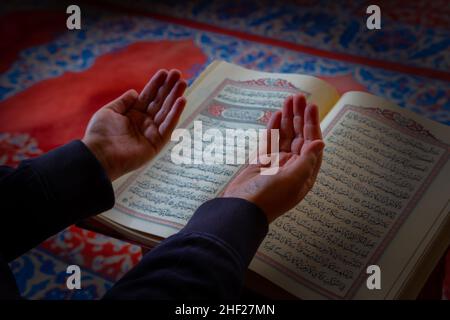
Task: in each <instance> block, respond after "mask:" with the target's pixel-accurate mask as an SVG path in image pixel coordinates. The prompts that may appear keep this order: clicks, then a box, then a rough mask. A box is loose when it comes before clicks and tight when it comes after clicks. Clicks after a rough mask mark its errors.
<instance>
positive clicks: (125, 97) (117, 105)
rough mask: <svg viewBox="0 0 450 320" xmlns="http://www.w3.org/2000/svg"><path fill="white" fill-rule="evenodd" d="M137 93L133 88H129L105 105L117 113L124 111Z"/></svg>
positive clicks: (133, 102)
mask: <svg viewBox="0 0 450 320" xmlns="http://www.w3.org/2000/svg"><path fill="white" fill-rule="evenodd" d="M138 96H139V95H138V93H137V91H136V90H134V89H130V90H128V91H127V92H125V93H124V94H122V95H121V96H120V97H118V98H117V99H115V100H113V101H111V102H110V103H108V104H107V105H106V106H105V107H106V108H110V109H112V110H114V111H115V112H117V113H120V114H124V113H126V112H127V111H128V110H129V109H130V108H131V107H132V106H133V105H134V104H135V102H136V100H137V98H138Z"/></svg>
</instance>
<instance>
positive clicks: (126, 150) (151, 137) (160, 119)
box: [82, 70, 187, 181]
mask: <svg viewBox="0 0 450 320" xmlns="http://www.w3.org/2000/svg"><path fill="white" fill-rule="evenodd" d="M186 86H187V85H186V82H185V81H184V80H182V79H181V73H180V71H178V70H170V72H168V71H167V70H159V71H158V72H157V73H156V74H155V75H154V76H153V77H152V79H151V80H150V81H149V82H148V83H147V85H146V86H145V87H144V89H143V90H142V92H141V93H140V94H138V93H137V92H136V91H135V90H128V91H127V92H125V93H124V94H123V95H121V96H120V97H119V98H117V99H116V100H114V101H112V102H110V103H108V104H107V105H105V106H104V107H102V108H101V109H99V110H98V111H97V112H96V113H95V114H94V115H93V117H92V118H91V120H90V121H89V124H88V126H87V129H86V132H85V135H84V138H83V139H82V141H83V142H84V143H85V144H86V146H87V147H88V148H89V149H90V150H91V151H92V152H93V153H94V155H95V156H96V157H97V159H98V160H99V161H100V163H101V164H102V165H103V167H104V169H105V170H106V172H107V174H108V176H109V178H110V179H111V181H112V180H115V179H116V178H118V177H120V176H121V175H123V174H125V173H127V172H129V171H132V170H134V169H137V168H138V167H140V166H141V165H143V164H144V163H146V162H147V161H149V160H151V159H152V158H153V157H155V156H156V154H157V153H158V152H159V151H160V150H161V149H162V147H163V146H164V145H165V144H166V143H167V141H168V140H169V139H170V135H171V133H172V131H173V129H174V128H175V126H176V124H177V122H178V120H179V118H180V115H181V113H182V111H183V109H184V106H185V104H186V100H185V99H184V98H183V97H182V95H183V93H184V90H185V89H186Z"/></svg>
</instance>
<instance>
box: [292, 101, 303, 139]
mask: <svg viewBox="0 0 450 320" xmlns="http://www.w3.org/2000/svg"><path fill="white" fill-rule="evenodd" d="M305 108H306V98H305V96H304V95H303V94H297V95H295V96H294V132H295V135H296V136H297V137H299V138H303V123H304V120H305Z"/></svg>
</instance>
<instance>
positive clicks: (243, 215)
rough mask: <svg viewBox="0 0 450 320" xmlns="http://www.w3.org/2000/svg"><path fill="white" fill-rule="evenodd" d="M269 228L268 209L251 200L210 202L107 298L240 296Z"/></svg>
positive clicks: (149, 254)
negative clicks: (264, 212)
mask: <svg viewBox="0 0 450 320" xmlns="http://www.w3.org/2000/svg"><path fill="white" fill-rule="evenodd" d="M267 228H268V224H267V220H266V217H265V215H264V214H263V212H262V211H261V210H260V209H259V208H258V207H257V206H256V205H254V204H252V203H250V202H248V201H245V200H242V199H237V198H217V199H214V200H211V201H208V202H206V203H204V204H203V205H202V206H200V208H198V210H197V211H196V212H195V214H194V215H193V216H192V218H191V219H190V221H189V223H188V224H187V225H186V227H185V228H184V229H182V230H181V231H180V232H179V233H178V234H176V235H174V236H172V237H170V238H167V239H166V240H164V241H163V242H162V243H161V244H160V245H159V246H157V247H156V248H155V249H153V250H152V251H151V252H149V253H148V254H147V255H145V256H144V257H143V258H142V260H141V262H140V263H139V264H138V265H137V266H136V267H135V268H133V269H132V270H131V271H130V272H129V273H128V274H126V275H125V276H124V277H123V278H122V279H121V280H120V281H119V282H118V283H117V284H116V285H115V286H114V287H113V288H112V289H111V290H110V291H109V292H108V293H107V294H106V296H105V298H107V299H214V298H236V297H238V296H239V294H240V290H241V287H242V283H243V276H244V273H245V271H246V269H247V267H248V265H249V263H250V261H251V260H252V258H253V256H254V254H255V252H256V250H257V248H258V246H259V245H260V243H261V241H262V240H263V238H264V237H265V235H266V233H267Z"/></svg>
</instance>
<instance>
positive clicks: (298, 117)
mask: <svg viewBox="0 0 450 320" xmlns="http://www.w3.org/2000/svg"><path fill="white" fill-rule="evenodd" d="M267 128H268V129H279V130H280V131H279V133H280V141H279V148H280V153H279V156H280V157H279V166H280V167H279V170H278V172H277V173H276V174H275V175H261V174H260V171H261V167H263V165H261V164H257V165H249V166H247V167H246V168H245V169H244V170H243V171H242V172H241V173H240V174H239V175H238V176H237V177H236V178H235V179H233V181H231V182H230V184H229V185H228V186H227V188H226V190H225V192H224V194H223V196H224V197H233V198H242V199H245V200H248V201H250V202H252V203H254V204H256V205H257V206H258V207H259V208H261V209H262V210H263V211H264V213H265V214H266V217H267V220H268V221H269V222H271V221H273V220H275V219H276V218H277V217H279V216H280V215H282V214H283V213H285V212H287V211H289V210H290V209H292V208H293V207H294V206H295V205H297V204H298V203H299V202H300V201H301V200H302V199H303V198H304V197H305V195H306V194H307V193H308V191H309V190H310V189H311V188H312V186H313V184H314V182H315V180H316V177H317V173H318V172H319V168H320V164H321V161H322V150H323V148H324V143H323V141H322V133H321V130H320V122H319V112H318V109H317V106H316V105H314V104H309V105H307V104H306V99H305V97H304V96H303V95H295V96H290V97H288V98H287V99H286V100H285V102H284V105H283V109H282V111H277V112H276V113H274V114H273V116H272V118H271V119H270V121H269V123H268V124H267ZM268 139H269V138H268ZM268 144H269V147H268V148H267V149H268V150H270V139H269V141H268ZM271 165H274V164H271Z"/></svg>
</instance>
